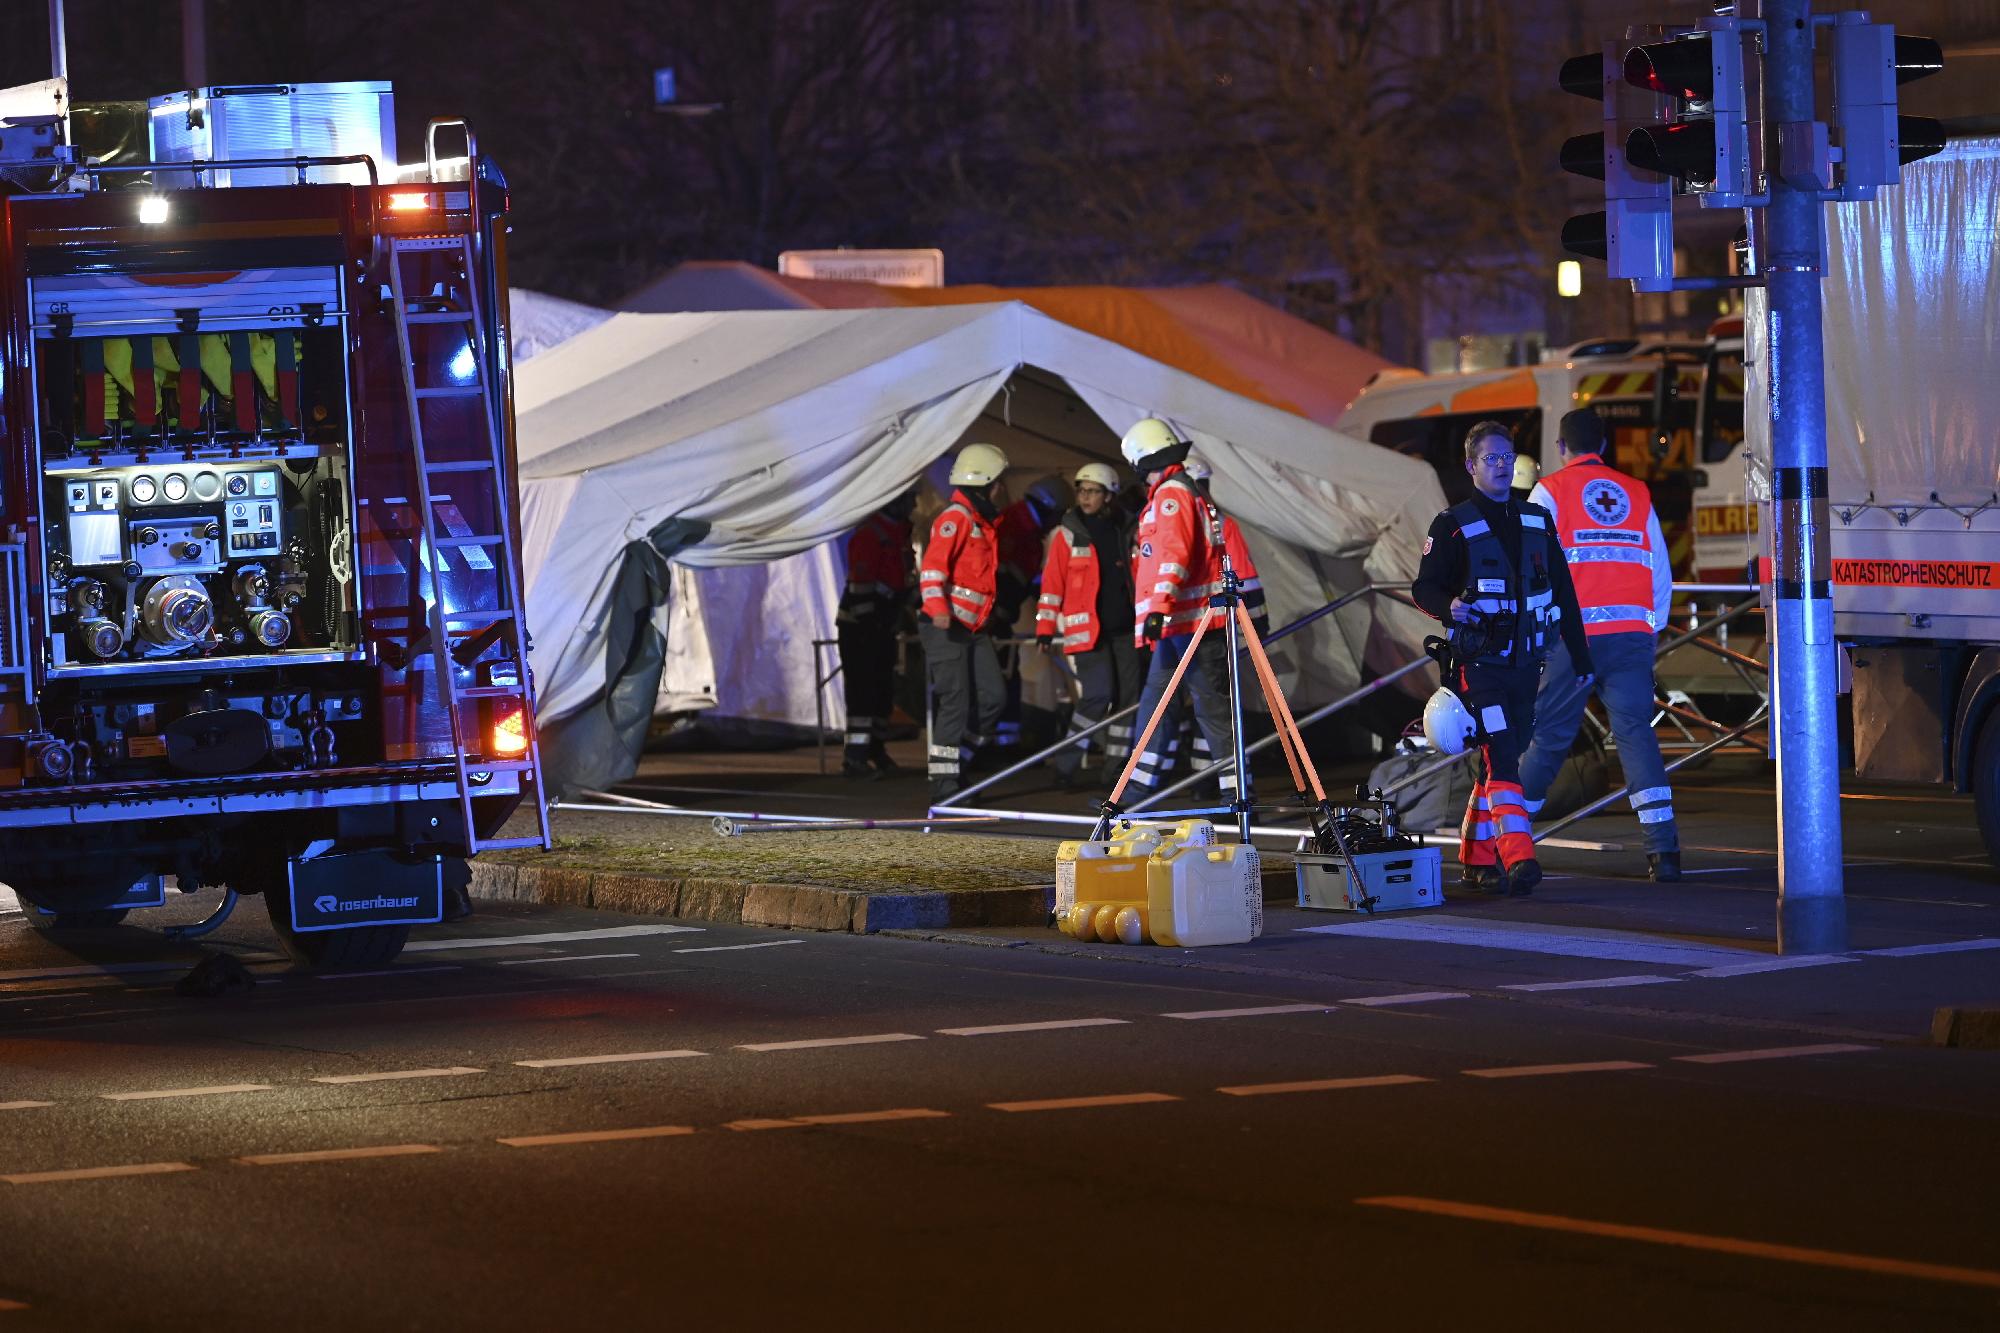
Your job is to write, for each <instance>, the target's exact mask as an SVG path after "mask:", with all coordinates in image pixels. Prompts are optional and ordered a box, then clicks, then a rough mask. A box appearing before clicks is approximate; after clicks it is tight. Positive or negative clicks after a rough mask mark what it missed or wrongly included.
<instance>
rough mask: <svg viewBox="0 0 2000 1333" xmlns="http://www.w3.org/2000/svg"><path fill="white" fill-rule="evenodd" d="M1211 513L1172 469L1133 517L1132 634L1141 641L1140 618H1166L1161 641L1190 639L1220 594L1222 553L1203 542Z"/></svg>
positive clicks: (1178, 470)
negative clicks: (1136, 549) (1135, 550)
mask: <svg viewBox="0 0 2000 1333" xmlns="http://www.w3.org/2000/svg"><path fill="white" fill-rule="evenodd" d="M1213 512H1214V510H1213V508H1212V507H1211V506H1210V505H1209V503H1208V501H1207V500H1205V499H1203V498H1202V494H1201V492H1200V491H1198V490H1196V489H1195V485H1194V483H1193V482H1192V481H1189V480H1188V479H1187V477H1186V476H1184V475H1183V469H1182V468H1181V467H1180V466H1179V465H1178V464H1177V465H1175V466H1173V467H1170V468H1168V469H1166V473H1165V475H1164V476H1162V477H1161V478H1160V481H1159V484H1158V485H1156V486H1154V487H1153V489H1152V491H1151V492H1150V493H1148V495H1147V496H1146V508H1145V510H1144V511H1143V512H1142V513H1141V514H1140V515H1139V533H1138V542H1139V553H1138V555H1137V556H1136V557H1135V558H1134V559H1133V562H1132V588H1133V596H1134V602H1133V607H1132V609H1133V612H1134V615H1135V617H1136V621H1137V623H1136V624H1135V625H1134V626H1133V629H1132V633H1133V636H1134V638H1135V639H1137V641H1138V642H1140V643H1142V644H1143V643H1144V642H1145V634H1146V617H1147V616H1151V615H1161V616H1165V617H1166V631H1165V634H1166V637H1168V638H1173V637H1175V636H1176V635H1181V634H1192V633H1194V627H1195V626H1196V625H1197V624H1199V623H1200V622H1201V618H1202V617H1203V616H1204V615H1206V614H1208V599H1209V598H1211V597H1213V596H1214V595H1215V594H1216V593H1218V592H1220V591H1221V590H1222V551H1221V549H1220V548H1218V547H1217V546H1216V545H1215V544H1214V543H1213V542H1212V541H1211V540H1210V537H1209V522H1208V521H1209V515H1210V514H1212V513H1213Z"/></svg>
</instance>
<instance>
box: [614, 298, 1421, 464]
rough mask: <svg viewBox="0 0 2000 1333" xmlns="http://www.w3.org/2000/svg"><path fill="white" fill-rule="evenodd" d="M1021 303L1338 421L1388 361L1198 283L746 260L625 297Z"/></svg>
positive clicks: (695, 304)
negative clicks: (828, 270)
mask: <svg viewBox="0 0 2000 1333" xmlns="http://www.w3.org/2000/svg"><path fill="white" fill-rule="evenodd" d="M1005 301H1020V302H1023V303H1024V304H1026V305H1029V306H1031V307H1033V308H1034V309H1036V310H1038V311H1040V312H1041V313H1043V314H1045V315H1047V316H1049V317H1050V318H1051V319H1056V320H1060V321H1061V322H1062V323H1064V324H1067V325H1069V326H1070V327H1072V328H1075V329H1079V330H1081V331H1083V332H1085V333H1089V334H1093V335H1095V336H1097V337H1100V338H1103V339H1106V340H1107V341H1110V342H1114V343H1117V344H1119V345H1120V346H1122V347H1127V348H1130V349H1131V350H1132V351H1135V352H1138V353H1139V354H1140V355H1142V356H1146V357H1150V358H1152V359H1153V360H1155V361H1158V362H1160V363H1161V364H1163V365H1168V366H1172V367H1174V368H1175V369H1176V370H1182V371H1185V372H1187V373H1188V374H1190V375H1196V376H1199V377H1200V378H1202V379H1204V380H1206V381H1208V382H1209V383H1210V384H1213V385H1216V386H1217V387H1218V388H1223V389H1227V390H1229V391H1230V392H1231V393H1236V394H1240V395H1242V396H1243V397H1245V398H1250V399H1253V400H1255V401H1257V402H1261V403H1265V404H1268V405H1269V406H1272V407H1276V408H1279V409H1281V410H1283V411H1286V412H1290V413H1293V414H1294V415H1296V416H1301V417H1304V418H1306V419H1307V420H1309V421H1315V422H1318V423H1319V424H1320V425H1323V426H1329V427H1330V426H1332V425H1333V423H1334V422H1335V421H1336V420H1337V419H1338V418H1339V416H1340V414H1341V412H1342V411H1344V410H1345V409H1346V407H1347V405H1348V403H1350V402H1351V401H1353V399H1354V396H1355V395H1356V394H1358V393H1359V392H1360V391H1361V388H1362V386H1363V385H1365V384H1366V383H1367V382H1368V380H1369V377H1371V376H1372V375H1374V374H1375V373H1376V372H1377V371H1379V370H1383V369H1386V368H1388V367H1390V366H1391V365H1393V363H1392V362H1390V361H1387V360H1385V359H1383V358H1382V357H1379V356H1377V355H1375V354H1374V353H1373V352H1370V351H1367V350H1366V349H1364V348H1361V347H1358V346H1356V345H1355V344H1353V343H1351V342H1348V341H1347V340H1346V339H1344V338H1340V337H1336V336H1335V335H1333V334H1331V333H1328V332H1327V331H1326V330H1324V329H1322V328H1320V327H1318V326H1317V325H1314V324H1309V323H1307V322H1306V321H1305V320H1302V319H1299V318H1297V317H1296V316H1293V315H1288V314H1286V313H1285V312H1284V311H1282V310H1279V309H1277V308H1276V307H1274V306H1271V305H1267V304H1266V303H1264V302H1262V301H1259V300H1258V299H1256V298H1255V297H1253V296H1249V295H1246V294H1245V293H1243V292H1239V291H1237V290H1236V289H1235V288H1233V287H1225V286H1221V285H1220V284H1205V285H1201V286H1193V287H991V286H986V285H983V284H976V283H975V284H968V285H966V286H962V287H884V286H880V285H878V284H875V283H870V282H835V281H827V280H824V279H817V278H790V277H785V276H783V275H780V274H777V273H772V272H770V271H769V270H768V269H760V268H757V267H755V266H754V265H750V264H740V263H689V264H682V265H679V266H678V267H676V268H674V269H672V270H670V271H669V272H667V273H666V274H664V275H663V276H662V277H660V278H659V279H657V280H655V281H654V282H652V283H649V284H648V285H647V286H645V287H642V288H640V289H639V290H638V291H636V292H634V293H633V294H632V295H631V296H629V297H627V298H626V300H624V301H623V302H621V303H620V308H621V309H624V310H634V311H641V312H655V313H657V312H665V311H681V310H760V309H828V310H847V309H859V308H879V307H892V306H943V305H978V304H988V303H995V302H1005Z"/></svg>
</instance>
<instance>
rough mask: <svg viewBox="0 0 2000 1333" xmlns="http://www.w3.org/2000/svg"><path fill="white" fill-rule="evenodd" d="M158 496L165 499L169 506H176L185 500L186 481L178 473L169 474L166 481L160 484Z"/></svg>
mask: <svg viewBox="0 0 2000 1333" xmlns="http://www.w3.org/2000/svg"><path fill="white" fill-rule="evenodd" d="M160 494H162V495H164V496H166V497H167V501H168V503H170V504H178V503H179V502H181V501H182V500H185V499H187V494H188V480H187V478H186V477H183V476H182V475H181V474H180V473H178V472H169V473H168V474H167V479H166V480H165V481H163V482H161V483H160Z"/></svg>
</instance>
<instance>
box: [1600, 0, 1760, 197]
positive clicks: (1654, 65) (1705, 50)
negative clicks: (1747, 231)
mask: <svg viewBox="0 0 2000 1333" xmlns="http://www.w3.org/2000/svg"><path fill="white" fill-rule="evenodd" d="M1706 22H1708V23H1710V24H1715V25H1721V26H1715V27H1712V28H1711V29H1710V30H1708V31H1702V32H1691V33H1688V34H1687V35H1686V36H1683V37H1676V38H1674V39H1672V40H1670V41H1664V42H1648V43H1645V44H1643V45H1639V46H1635V47H1633V48H1632V49H1631V50H1629V51H1627V52H1626V53H1625V61H1624V75H1625V81H1626V82H1627V83H1629V84H1631V85H1632V86H1633V87H1635V88H1643V89H1645V90H1646V91H1647V92H1650V93H1653V94H1654V95H1655V96H1656V97H1658V98H1659V99H1660V106H1659V109H1660V110H1661V111H1663V112H1664V113H1665V118H1664V119H1663V120H1661V121H1658V122H1655V123H1653V124H1649V125H1641V126H1639V127H1638V128H1637V129H1635V130H1633V131H1632V132H1631V134H1629V135H1628V136H1626V139H1625V156H1626V158H1627V159H1628V160H1629V161H1630V162H1631V164H1632V165H1633V166H1634V167H1638V168H1641V169H1643V170H1646V171H1657V172H1659V173H1661V174H1662V175H1665V176H1668V177H1671V178H1672V179H1673V180H1674V181H1675V182H1676V185H1675V189H1676V190H1677V192H1679V193H1681V194H1692V195H1698V196H1700V198H1701V203H1702V205H1703V206H1704V207H1707V208H1741V207H1742V206H1743V205H1744V203H1745V202H1746V201H1747V200H1748V199H1749V197H1750V137H1749V132H1748V127H1747V126H1746V124H1745V116H1744V95H1743V43H1742V38H1741V36H1740V35H1739V34H1738V31H1737V29H1736V28H1735V26H1734V25H1733V23H1730V21H1729V20H1725V19H1711V20H1707V21H1706Z"/></svg>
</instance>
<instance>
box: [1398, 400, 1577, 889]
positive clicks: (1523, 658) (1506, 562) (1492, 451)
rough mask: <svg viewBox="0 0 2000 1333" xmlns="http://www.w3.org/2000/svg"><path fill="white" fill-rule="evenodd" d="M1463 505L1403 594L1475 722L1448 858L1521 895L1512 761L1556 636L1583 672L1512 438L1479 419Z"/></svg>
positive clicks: (1529, 885) (1474, 876) (1524, 740)
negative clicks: (1460, 816) (1472, 755)
mask: <svg viewBox="0 0 2000 1333" xmlns="http://www.w3.org/2000/svg"><path fill="white" fill-rule="evenodd" d="M1465 470H1466V471H1467V472H1468V473H1470V474H1471V476H1472V484H1473V487H1474V493H1473V496H1472V498H1471V499H1469V500H1466V501H1464V502H1463V503H1461V504H1456V505H1453V506H1452V507H1451V508H1449V509H1447V510H1445V511H1444V512H1443V513H1442V514H1439V515H1438V516H1437V517H1436V518H1435V519H1433V520H1431V530H1430V535H1429V536H1428V537H1426V538H1425V539H1424V554H1423V562H1422V564H1421V565H1420V566H1419V567H1418V570H1417V578H1416V582H1415V584H1414V585H1412V587H1411V590H1410V592H1411V596H1412V597H1413V598H1414V599H1415V600H1416V602H1417V604H1418V605H1419V606H1421V607H1422V608H1423V609H1424V610H1425V611H1427V612H1429V613H1430V614H1431V615H1433V616H1435V617H1436V618H1437V619H1438V620H1440V621H1442V622H1443V623H1444V625H1445V628H1446V636H1445V637H1446V639H1447V641H1448V642H1449V644H1450V649H1451V652H1450V662H1449V667H1448V674H1449V676H1450V679H1448V681H1447V683H1448V684H1450V685H1452V686H1453V687H1455V688H1456V689H1457V691H1458V693H1459V695H1460V696H1461V697H1462V698H1463V699H1464V701H1465V706H1466V708H1467V709H1468V710H1469V711H1470V712H1471V714H1472V716H1473V717H1474V718H1475V719H1477V720H1478V723H1479V741H1480V757H1481V760H1482V764H1483V772H1482V774H1481V776H1480V779H1479V781H1478V782H1477V783H1475V784H1474V786H1473V789H1472V797H1471V799H1470V800H1469V801H1468V802H1467V803H1466V809H1465V823H1464V825H1463V828H1462V829H1461V833H1460V840H1459V850H1458V859H1459V864H1460V865H1461V866H1463V867H1464V870H1465V882H1466V883H1467V884H1469V885H1474V886H1476V887H1478V888H1480V889H1483V890H1485V891H1486V892H1488V893H1495V894H1501V893H1511V894H1514V895H1517V896H1518V895H1523V894H1527V893H1530V892H1532V891H1533V890H1534V887H1535V885H1536V884H1537V883H1538V882H1539V881H1540V880H1541V878H1542V867H1541V864H1540V863H1539V862H1538V861H1536V860H1535V842H1534V834H1533V827H1532V826H1531V825H1530V823H1529V821H1528V810H1527V802H1526V800H1525V798H1524V796H1523V794H1522V791H1521V771H1520V770H1521V755H1522V754H1523V752H1525V751H1526V750H1527V748H1528V742H1529V740H1530V738H1531V736H1532V733H1533V731H1534V720H1535V691H1536V688H1537V686H1538V685H1539V684H1540V682H1541V674H1542V662H1543V659H1544V658H1545V657H1546V656H1547V654H1548V652H1549V649H1550V648H1551V647H1552V646H1553V640H1554V638H1555V636H1556V635H1557V634H1558V633H1559V634H1560V635H1561V636H1562V642H1563V645H1564V646H1565V647H1567V648H1568V649H1569V655H1570V661H1571V663H1572V664H1573V668H1574V670H1575V671H1576V673H1577V679H1578V681H1579V683H1580V684H1581V685H1583V686H1584V687H1586V688H1587V687H1588V686H1589V685H1590V683H1591V680H1592V672H1593V668H1592V666H1591V660H1590V645H1589V643H1588V641H1587V640H1586V639H1585V637H1584V632H1583V618H1582V616H1581V615H1580V614H1579V612H1578V610H1577V604H1576V590H1575V588H1574V587H1572V586H1571V583H1570V577H1569V565H1568V563H1567V562H1566V561H1565V560H1564V558H1563V553H1562V548H1561V546H1560V545H1558V544H1557V541H1556V527H1555V520H1554V519H1553V518H1552V517H1550V515H1549V512H1548V511H1547V510H1546V509H1543V508H1542V507H1541V506H1540V505H1537V504H1531V503H1528V502H1527V501H1523V500H1518V499H1516V498H1515V497H1514V495H1513V493H1512V490H1511V486H1512V483H1513V480H1514V441H1513V438H1512V436H1511V435H1510V434H1509V433H1508V430H1507V427H1506V426H1504V425H1502V424H1501V423H1500V422H1497V421H1482V422H1479V423H1478V424H1477V425H1475V426H1473V428H1472V429H1471V430H1469V431H1467V432H1466V436H1465Z"/></svg>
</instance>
